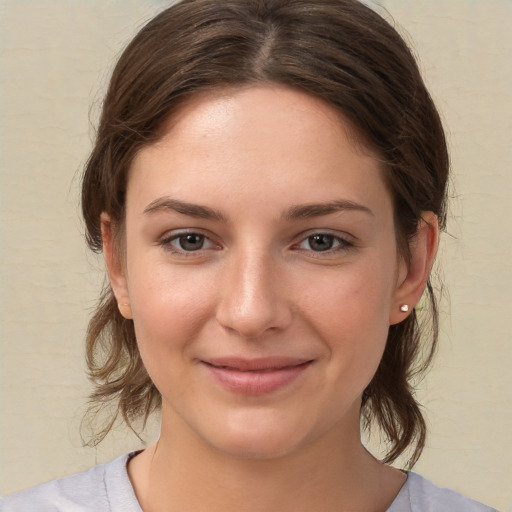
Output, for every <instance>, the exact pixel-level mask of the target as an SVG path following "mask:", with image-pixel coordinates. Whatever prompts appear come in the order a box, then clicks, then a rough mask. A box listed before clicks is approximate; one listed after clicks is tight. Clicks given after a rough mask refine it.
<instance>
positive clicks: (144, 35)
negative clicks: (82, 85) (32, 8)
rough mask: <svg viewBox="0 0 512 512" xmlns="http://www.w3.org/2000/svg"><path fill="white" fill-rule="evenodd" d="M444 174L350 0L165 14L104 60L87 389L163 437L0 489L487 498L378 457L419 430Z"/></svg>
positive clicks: (216, 5) (22, 501) (388, 47)
mask: <svg viewBox="0 0 512 512" xmlns="http://www.w3.org/2000/svg"><path fill="white" fill-rule="evenodd" d="M447 176H448V155H447V151H446V143H445V139H444V134H443V130H442V126H441V123H440V120H439V116H438V114H437V112H436V109H435V107H434V105H433V103H432V101H431V99H430V96H429V94H428V92H427V90H426V89H425V86H424V84H423V82H422V79H421V76H420V74H419V72H418V69H417V66H416V63H415V61H414V59H413V57H412V56H411V54H410V51H409V50H408V48H407V46H406V45H405V43H404V42H403V40H402V39H401V38H400V36H399V35H398V34H397V33H396V32H395V30H394V29H393V28H392V27H391V26H389V25H388V24H387V23H386V22H385V21H384V20H383V19H382V18H380V17H379V16H378V15H377V14H375V13H374V12H373V11H371V10H370V9H368V8H367V7H365V6H364V5H363V4H361V3H359V2H355V1H351V0H322V1H314V2H313V1H305V0H288V1H286V0H273V1H263V0H262V1H254V0H245V1H244V0H232V1H226V2H216V1H212V0H189V1H183V2H180V3H179V4H177V5H175V6H173V7H170V8H169V9H167V10H166V11H164V12H163V13H161V14H160V15H159V16H157V17H156V18H155V19H154V20H153V21H151V22H150V23H149V24H148V25H147V26H146V27H144V28H143V29H142V30H141V32H140V33H139V34H138V35H137V36H136V37H135V39H134V40H133V41H132V42H131V43H130V45H129V46H128V47H127V49H126V50H125V52H124V53H123V55H122V56H121V58H120V60H119V62H118V64H117V67H116V69H115V70H114V73H113V76H112V79H111V82H110V87H109V91H108V93H107V96H106V99H105V103H104V106H103V113H102V118H101V121H100V126H99V130H98V136H97V140H96V145H95V147H94V149H93V152H92V154H91V157H90V159H89V162H88V165H87V168H86V172H85V175H84V181H83V194H82V208H83V214H84V218H85V221H86V227H87V238H88V242H89V244H90V246H91V248H92V249H93V250H97V251H101V250H103V252H104V255H105V260H106V265H107V269H108V273H109V278H110V284H109V286H108V287H107V289H106V290H105V293H104V295H103V297H102V300H101V302H100V304H99V306H98V309H97V311H96V313H95V315H94V317H93V318H92V320H91V323H90V326H89V332H88V363H89V368H90V372H91V377H92V378H93V380H94V381H95V383H96V390H95V393H94V395H93V398H94V400H96V402H97V403H100V404H103V403H108V402H111V401H114V402H115V403H116V404H117V412H118V414H121V415H122V417H123V418H124V419H125V420H126V421H127V423H128V424H129V425H130V424H131V423H132V422H133V421H134V420H135V419H137V418H139V417H142V418H143V419H147V417H148V415H149V414H150V413H151V412H152V411H153V410H154V409H155V408H159V407H161V412H162V427H161V435H160V438H159V440H158V442H157V443H156V444H155V445H153V446H150V447H149V448H148V449H146V450H144V451H142V452H140V453H134V454H130V455H128V456H125V457H123V458H121V459H118V460H116V461H114V462H112V463H110V464H108V465H106V466H98V467H96V468H93V469H92V470H91V471H89V472H87V473H83V474H80V475H74V476H72V477H68V478H65V479H62V480H58V481H54V482H51V483H49V484H45V485H44V486H40V487H38V488H35V489H33V490H29V491H26V492H23V493H20V494H18V495H14V496H12V497H9V498H7V499H6V500H5V501H4V503H3V507H4V508H3V510H6V511H8V510H27V509H30V507H31V508H32V509H33V510H76V509H78V510H95V511H96V510H141V509H142V510H143V511H145V512H147V511H157V512H158V511H161V510H162V511H163V510H209V511H216V510H221V509H222V510H231V509H235V508H236V510H247V511H259V510H284V511H286V510H293V511H302V510H304V511H306V510H307V511H311V510H315V511H331V510H332V511H334V510H361V511H385V510H389V511H393V512H397V511H406V510H411V511H416V510H474V511H486V510H491V509H489V508H488V507H485V506H484V505H480V504H478V503H476V502H474V501H472V500H469V499H467V498H463V497H462V496H460V495H458V494H456V493H454V492H453V491H448V490H443V489H439V488H437V487H435V486H433V485H432V484H430V483H429V482H427V481H426V480H424V479H422V478H421V477H420V476H418V475H416V474H414V473H410V472H409V473H405V472H402V471H399V470H397V469H394V468H392V467H391V466H389V465H387V463H389V462H393V461H394V460H396V459H397V457H399V456H400V455H403V454H404V453H407V451H409V454H410V460H409V467H412V465H413V464H414V462H416V460H417V459H418V457H419V456H420V454H421V450H422V448H423V446H424V443H425V436H426V428H425V422H424V419H423V417H422V414H421V411H420V408H419V404H417V402H416V400H415V398H414V396H413V391H412V386H411V378H412V377H414V376H415V374H417V373H418V372H421V371H423V370H424V369H425V368H426V366H427V365H428V363H429V362H430V359H431V357H432V353H433V350H434V348H435V343H436V338H437V313H436V302H435V298H434V295H433V293H432V288H431V286H430V283H429V272H430V269H431V266H432V263H433V260H434V257H435V253H436V249H437V242H438V234H439V229H442V228H443V226H444V222H445V210H444V204H445V194H446V181H447ZM425 289H426V298H425V301H424V303H423V304H422V307H421V310H422V311H421V312H422V314H423V315H424V318H423V320H425V318H430V324H431V327H430V330H429V331H428V333H421V332H420V325H419V323H418V319H417V312H416V309H415V307H416V305H417V304H418V302H419V301H420V298H421V297H422V295H423V293H424V290H425ZM428 315H430V316H428ZM420 334H421V336H420ZM428 337H430V339H427V338H428ZM425 346H426V349H425ZM423 353H426V356H425V357H424V358H423V359H421V355H422V354H423ZM361 423H362V424H363V425H366V426H369V424H370V423H373V424H376V425H377V426H379V427H380V428H381V430H382V431H383V433H384V435H385V436H386V437H387V439H388V440H389V451H388V453H387V456H386V458H385V460H384V461H383V462H381V461H379V460H377V459H376V458H374V457H373V456H372V455H371V454H369V453H368V452H367V451H366V449H365V448H364V447H363V446H362V444H361V441H360V425H361ZM111 425H112V423H111V424H109V425H107V427H106V428H105V429H104V430H103V431H102V432H100V433H99V438H100V439H101V437H102V436H104V435H105V434H106V433H107V432H108V430H109V429H110V427H111Z"/></svg>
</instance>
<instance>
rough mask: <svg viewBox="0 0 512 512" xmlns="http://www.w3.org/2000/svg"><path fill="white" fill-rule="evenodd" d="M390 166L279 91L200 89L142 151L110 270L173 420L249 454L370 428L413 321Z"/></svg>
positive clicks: (309, 102)
mask: <svg viewBox="0 0 512 512" xmlns="http://www.w3.org/2000/svg"><path fill="white" fill-rule="evenodd" d="M383 172H384V171H383V169H381V166H380V164H379V163H378V162H377V160H376V159H375V158H374V156H372V155H371V153H370V152H369V151H365V150H364V149H362V148H361V147H360V146H359V145H356V144H354V141H353V138H351V137H350V136H349V135H348V133H347V126H346V125H345V123H344V122H343V120H342V119H341V117H340V116H339V115H338V114H337V113H336V112H335V111H334V110H333V109H332V108H331V107H329V106H326V105H325V104H324V103H323V102H321V101H320V100H318V99H315V98H312V97H310V96H308V95H306V94H303V93H301V92H297V91H294V90H291V89H286V88H280V87H254V88H246V89H241V90H236V91H225V92H224V93H223V94H218V95H215V96H212V95H211V96H201V97H196V98H194V100H193V101H191V102H189V103H188V104H186V105H185V106H184V107H182V109H181V111H180V113H179V115H177V116H175V117H174V119H173V121H172V124H170V125H169V127H168V130H167V132H166V134H165V136H164V137H163V138H162V139H161V140H160V141H159V142H158V143H156V144H154V145H152V146H149V147H146V148H144V149H142V150H141V151H140V153H139V154H138V155H137V157H136V159H135V161H134V163H133V166H132V168H131V170H130V175H129V181H128V189H127V196H126V255H125V258H124V263H123V267H122V270H117V271H116V270H115V269H113V268H112V265H110V267H111V269H110V271H111V272H110V273H111V280H112V285H113V288H114V291H115V293H116V296H117V298H118V300H119V302H120V303H124V304H129V306H126V307H125V311H124V314H125V315H126V316H127V317H130V318H133V321H134V325H135V331H136V335H137V340H138V343H139V348H140V352H141V355H142V358H143V361H144V364H145V365H146V368H147V370H148V372H149V375H150V376H151V378H152V380H153V382H154V383H155V385H156V386H157V388H158V389H159V391H160V392H161V394H162V397H163V422H164V425H163V428H165V424H166V422H167V423H168V424H171V423H172V424H173V426H174V427H173V428H178V429H180V428H181V429H183V432H188V433H189V434H191V435H192V438H194V439H196V440H199V441H201V442H206V443H207V444H208V445H209V446H211V447H213V448H215V449H218V450H221V451H223V452H226V453H230V454H234V455H237V456H243V457H273V456H277V455H283V454H286V453H290V452H293V450H297V449H299V448H300V447H303V446H306V445H307V444H308V443H312V442H315V441H316V440H319V439H321V438H322V436H325V435H327V433H328V432H329V433H332V432H335V433H336V432H338V433H339V434H340V435H345V434H346V432H348V431H352V432H354V431H356V432H359V408H360V400H361V394H362V392H363V390H364V389H365V387H366V386H367V384H368V383H369V382H370V380H371V379H372V376H373V375H374V373H375V371H376V369H377V367H378V364H379V361H380V358H381V355H382V353H383V350H384V346H385V343H386V337H387V332H388V327H389V325H390V323H395V322H397V321H399V319H400V318H398V317H397V315H400V314H401V313H397V312H399V305H400V304H399V295H400V293H401V292H400V290H401V287H400V283H401V282H402V281H404V268H403V267H404V266H403V265H402V264H401V263H400V258H399V256H398V254H397V248H396V238H395V231H394V225H393V204H392V198H391V195H390V193H389V191H388V189H387V187H386V184H385V180H384V175H383ZM401 315H402V317H403V316H405V315H404V314H403V313H402V314H401Z"/></svg>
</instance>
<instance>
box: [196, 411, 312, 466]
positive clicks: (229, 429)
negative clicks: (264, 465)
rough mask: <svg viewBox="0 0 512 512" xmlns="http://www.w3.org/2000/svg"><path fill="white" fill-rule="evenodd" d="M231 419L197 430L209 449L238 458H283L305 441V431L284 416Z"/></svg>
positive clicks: (306, 435)
mask: <svg viewBox="0 0 512 512" xmlns="http://www.w3.org/2000/svg"><path fill="white" fill-rule="evenodd" d="M255 416H257V415H249V417H246V418H237V419H236V421H235V419H232V420H231V421H229V422H227V423H225V422H222V423H223V425H217V426H214V425H210V428H209V429H208V432H202V433H199V435H201V434H202V435H201V437H203V440H204V441H206V442H207V443H208V444H209V445H210V446H211V447H212V448H214V449H216V450H217V451H219V452H222V453H224V454H226V455H230V456H232V457H236V458H240V459H251V460H255V459H259V460H269V459H275V458H280V457H284V456H286V455H289V454H291V453H293V452H294V451H296V450H297V449H298V448H300V447H301V446H303V445H304V444H306V443H307V438H308V437H309V435H308V430H309V429H307V428H304V426H303V425H297V424H295V425H292V424H290V423H289V422H287V421H286V420H285V419H284V418H272V419H271V418H268V417H265V418H261V417H260V418H258V417H255Z"/></svg>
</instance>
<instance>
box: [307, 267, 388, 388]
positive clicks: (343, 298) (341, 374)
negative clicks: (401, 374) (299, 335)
mask: <svg viewBox="0 0 512 512" xmlns="http://www.w3.org/2000/svg"><path fill="white" fill-rule="evenodd" d="M387 271H388V273H389V269H388V270H387ZM383 272H384V271H383V269H382V265H380V264H375V265H364V266H361V267H358V268H356V267H354V268H352V269H351V271H350V272H344V271H343V269H340V271H339V272H335V273H333V275H332V276H326V278H325V279H324V280H317V281H316V286H315V288H314V289H310V290H309V292H306V291H305V290H303V292H302V294H301V296H302V297H303V300H304V302H303V304H302V311H303V313H304V317H305V318H307V319H308V321H309V325H310V328H312V329H313V330H314V331H316V333H317V335H318V336H320V338H321V339H322V341H323V343H324V345H325V346H326V348H327V351H328V354H329V358H330V361H331V363H332V364H331V365H330V366H329V368H330V370H329V371H330V375H329V379H330V381H331V382H332V381H336V382H338V383H339V382H343V385H344V386H353V387H354V390H355V391H362V388H364V387H365V386H366V385H367V384H368V383H369V381H370V380H371V378H372V377H373V375H374V373H375V371H376V370H377V367H378V365H379V362H380V360H381V357H382V353H383V351H384V348H385V345H386V340H387V335H388V330H389V308H390V305H391V297H392V290H393V288H392V282H391V281H390V280H389V279H383V277H382V276H386V275H387V274H385V273H383Z"/></svg>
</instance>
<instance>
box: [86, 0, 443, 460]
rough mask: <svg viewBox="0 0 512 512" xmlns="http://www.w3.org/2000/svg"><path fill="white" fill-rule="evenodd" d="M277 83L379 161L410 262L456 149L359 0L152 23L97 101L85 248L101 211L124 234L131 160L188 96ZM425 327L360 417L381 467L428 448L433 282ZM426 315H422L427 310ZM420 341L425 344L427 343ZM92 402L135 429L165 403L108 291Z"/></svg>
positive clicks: (95, 244) (306, 1) (297, 1)
mask: <svg viewBox="0 0 512 512" xmlns="http://www.w3.org/2000/svg"><path fill="white" fill-rule="evenodd" d="M253 83H254V84H258V83H277V84H282V85H285V86H289V87H293V88H298V89H300V90H302V91H305V92H307V93H309V94H311V95H313V96H316V97H319V98H322V99H323V100H324V101H326V102H327V103H328V104H329V105H331V106H332V107H333V108H335V109H337V110H338V111H340V112H341V113H342V115H343V116H344V118H345V119H346V120H347V121H348V122H349V123H350V124H351V126H352V127H353V130H354V133H355V134H356V135H357V137H358V138H359V140H361V141H362V142H363V143H364V144H366V145H367V146H369V147H371V148H373V149H374V150H377V152H378V153H379V154H380V156H381V158H382V159H383V161H384V162H385V167H386V170H387V177H388V180H389V185H390V188H391V190H392V194H393V197H394V205H395V224H396V233H397V244H398V247H399V249H400V252H401V254H402V255H403V256H404V257H406V258H407V256H408V246H409V241H410V240H411V238H412V237H413V236H414V235H415V233H416V230H417V226H418V223H419V222H420V218H421V213H422V212H423V211H433V212H434V213H435V214H436V215H437V216H438V218H439V221H440V225H441V228H443V227H444V224H445V194H446V182H447V177H448V168H449V161H448V153H447V148H446V142H445V137H444V132H443V128H442V125H441V121H440V118H439V115H438V113H437V111H436V108H435V106H434V104H433V102H432V100H431V97H430V95H429V93H428V91H427V89H426V88H425V85H424V83H423V80H422V78H421V75H420V72H419V70H418V67H417V64H416V62H415V59H414V58H413V56H412V54H411V52H410V50H409V48H408V47H407V45H406V43H405V42H404V41H403V39H402V38H401V37H400V35H399V34H398V33H397V31H396V30H395V29H394V28H393V27H392V26H391V25H390V24H389V23H388V22H386V21H385V20H384V19H383V18H382V17H380V16H379V15H378V14H377V13H375V12H374V11H373V10H371V9H370V8H368V7H366V6H365V5H363V4H362V3H360V2H358V1H356V0H223V1H218V0H183V1H182V2H179V3H177V4H176V5H173V6H171V7H169V8H168V9H166V10H165V11H163V12H162V13H160V14H159V15H158V16H156V17H155V18H154V19H153V20H152V21H150V22H149V23H148V24H147V25H146V26H145V27H143V28H142V30H141V31H140V32H139V33H138V34H137V35H136V36H135V38H134V39H133V40H132V41H131V43H130V44H129V45H128V46H127V48H126V49H125V51H124V52H123V54H122V55H121V57H120V59H119V61H118V63H117V65H116V67H115V69H114V72H113V75H112V78H111V81H110V86H109V89H108V92H107V95H106V98H105V101H104V104H103V110H102V115H101V119H100V124H99V128H98V132H97V138H96V143H95V146H94V149H93V151H92V154H91V156H90V158H89V161H88V163H87V166H86V169H85V174H84V178H83V190H82V211H83V216H84V219H85V223H86V229H87V234H86V236H87V241H88V244H89V246H90V247H91V248H92V249H93V250H94V251H98V252H99V251H101V249H102V237H101V231H100V215H101V213H102V212H107V213H108V214H109V215H110V217H111V219H112V220H113V224H114V228H116V229H117V234H118V235H119V236H121V237H122V226H123V220H124V199H125V189H126V179H127V173H128V169H129V167H130V164H131V162H132V160H133V158H134V156H135V155H136V153H137V152H138V151H139V150H140V149H141V148H142V147H144V146H145V145H147V144H151V143H152V142H154V141H156V140H157V139H158V138H159V136H161V133H160V131H159V129H160V128H161V127H162V125H163V124H164V122H165V121H166V120H167V119H168V118H169V116H172V115H173V112H175V111H176V109H177V108H178V107H179V106H180V105H182V104H183V102H184V101H185V100H186V99H187V98H189V97H190V96H191V95H194V94H197V93H198V92H200V91H208V90H212V89H219V88H222V87H226V86H241V85H247V84H253ZM426 294H427V300H425V306H424V308H422V309H424V310H425V312H424V313H425V314H424V316H422V318H423V320H422V322H421V325H420V322H419V321H418V317H417V312H416V311H413V312H412V313H411V314H410V315H409V316H408V317H407V318H406V319H405V320H404V321H403V322H401V323H399V324H397V325H392V326H391V327H390V329H389V335H388V340H387V345H386V349H385V352H384V355H383V358H382V361H381V363H380V366H379V368H378V370H377V373H376V374H375V376H374V378H373V380H372V381H371V383H370V384H369V385H368V387H367V388H366V389H365V391H364V394H363V401H362V411H361V413H362V420H363V424H364V426H366V427H369V426H370V423H371V422H373V421H375V422H376V423H377V424H378V426H379V427H380V428H381V430H382V431H383V433H384V434H385V436H386V437H387V439H388V441H389V445H390V446H389V451H388V453H387V456H386V458H385V461H386V462H391V461H393V460H395V459H396V458H397V457H398V456H399V455H401V454H402V453H403V452H404V451H406V450H407V449H408V448H410V449H412V456H411V457H410V460H409V467H411V466H412V465H413V464H414V463H415V462H416V460H417V459H418V457H419V455H420V454H421V451H422V449H423V446H424V444H425V436H426V425H425V421H424V418H423V416H422V413H421V410H420V406H419V404H418V403H417V401H416V400H415V398H414V393H413V387H412V384H411V380H412V379H413V377H415V376H417V375H420V374H421V373H422V372H423V371H424V370H425V369H426V368H427V366H428V364H429V363H430V362H431V359H432V356H433V353H434V349H435V346H436V342H437V332H438V325H437V322H438V314H437V309H436V298H435V296H434V293H433V290H432V286H431V284H430V281H429V283H428V285H427V291H426ZM422 313H423V311H422ZM421 338H423V340H422V339H421ZM87 363H88V367H89V372H90V377H91V379H92V380H93V382H94V383H95V385H96V388H95V391H94V393H93V394H92V395H91V399H92V401H93V403H96V404H100V407H101V406H102V405H105V404H108V403H114V404H115V406H116V410H115V412H114V415H113V417H112V421H111V422H109V423H108V424H107V425H106V427H105V428H104V429H103V430H102V431H101V432H99V433H98V434H97V437H96V438H95V441H96V442H99V441H101V439H103V437H104V436H105V435H106V434H107V433H108V431H109V430H110V428H111V427H112V425H113V422H114V420H115V418H116V417H118V416H119V415H121V416H122V418H124V420H125V421H126V422H127V423H128V425H130V426H131V425H132V422H133V421H134V420H135V419H137V418H141V417H142V419H143V420H144V422H145V420H146V419H147V418H148V415H149V414H150V412H151V411H152V410H153V409H154V408H156V407H158V406H159V404H160V400H161V398H160V395H159V393H158V391H157V389H156V388H155V386H154V385H153V383H152V382H151V379H150V378H149V376H148V374H147V373H146V370H145V368H144V366H143V364H142V361H141V358H140V355H139V352H138V348H137V343H136V339H135V332H134V328H133V323H132V321H131V320H126V319H124V318H123V317H122V316H121V315H120V313H119V311H118V309H117V304H116V301H115V297H114V295H113V293H112V290H111V288H110V286H109V285H108V284H107V285H106V287H105V289H104V291H103V294H102V296H101V299H100V302H99V304H98V307H97V309H96V312H95V314H94V316H93V317H92V319H91V321H90V324H89V329H88V334H87Z"/></svg>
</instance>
